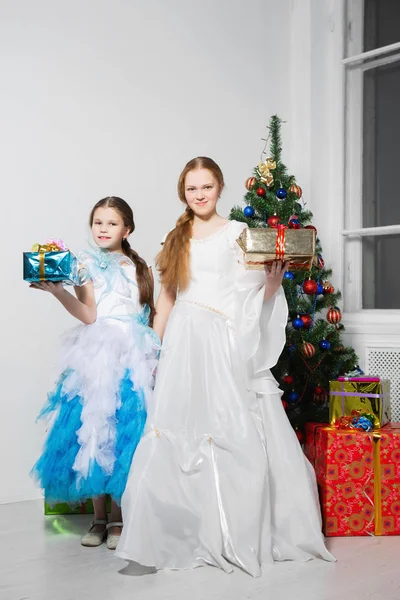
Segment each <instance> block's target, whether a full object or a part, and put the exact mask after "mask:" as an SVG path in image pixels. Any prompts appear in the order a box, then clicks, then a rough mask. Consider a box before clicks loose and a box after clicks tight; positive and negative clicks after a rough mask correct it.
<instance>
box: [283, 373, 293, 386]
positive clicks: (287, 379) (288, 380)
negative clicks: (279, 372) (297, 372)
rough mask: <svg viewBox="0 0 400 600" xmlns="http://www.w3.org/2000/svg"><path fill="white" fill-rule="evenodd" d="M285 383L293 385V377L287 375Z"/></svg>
mask: <svg viewBox="0 0 400 600" xmlns="http://www.w3.org/2000/svg"><path fill="white" fill-rule="evenodd" d="M283 383H285V384H286V385H292V383H293V377H292V375H285V377H284V378H283Z"/></svg>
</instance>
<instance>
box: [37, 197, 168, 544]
mask: <svg viewBox="0 0 400 600" xmlns="http://www.w3.org/2000/svg"><path fill="white" fill-rule="evenodd" d="M90 226H91V229H92V235H93V240H94V242H95V246H94V247H92V248H91V249H89V250H87V251H85V252H83V253H81V254H80V256H79V262H80V265H81V267H80V279H81V283H82V285H81V286H78V287H76V288H75V292H76V297H75V296H73V295H72V294H70V293H69V292H68V291H67V290H66V289H64V288H63V286H62V284H61V283H51V282H46V281H44V282H41V283H33V284H31V287H33V288H36V289H40V290H43V291H47V292H50V293H51V294H53V296H54V297H55V298H56V299H57V300H58V301H59V302H61V304H62V305H63V306H64V307H65V308H66V310H67V311H68V312H69V313H70V314H72V315H73V316H74V317H76V319H78V321H80V322H81V323H80V324H79V325H78V326H77V327H75V328H74V329H72V330H71V331H69V332H68V333H67V334H66V335H65V336H64V340H63V346H62V351H61V357H62V364H61V375H60V377H59V379H58V381H57V383H56V386H55V389H54V390H53V392H52V393H50V394H49V397H48V402H47V404H46V406H45V407H44V408H43V410H42V412H41V414H40V417H45V418H50V420H51V427H50V429H49V433H48V435H47V439H46V442H45V445H44V449H43V453H42V455H41V456H40V458H39V460H38V461H37V462H36V464H35V466H34V468H33V470H32V475H33V477H34V478H35V479H36V480H37V482H38V484H39V485H40V486H41V487H42V488H43V489H44V491H45V495H46V500H47V502H49V503H50V504H55V503H57V502H68V503H70V504H75V503H79V502H82V501H83V500H85V499H86V498H89V497H92V498H93V504H94V512H95V515H94V521H93V523H92V525H91V527H90V530H89V532H88V533H87V534H86V535H85V536H84V537H83V538H82V545H84V546H99V545H100V544H101V543H102V542H103V541H104V539H105V538H107V546H108V548H110V549H115V548H116V546H117V542H118V540H119V535H120V533H121V527H122V519H121V508H120V501H121V496H122V493H123V491H124V488H125V484H126V480H127V477H128V473H129V468H130V465H131V461H132V456H133V454H134V452H135V449H136V446H137V444H138V441H139V439H140V437H141V435H142V432H143V427H144V424H145V421H146V408H147V404H148V402H149V401H150V398H151V395H152V385H153V377H154V371H155V368H156V364H157V355H158V350H159V341H158V340H157V337H156V336H155V334H154V332H153V330H152V329H150V327H149V325H150V324H151V322H152V318H153V314H154V302H153V277H152V274H151V272H150V271H149V268H148V267H147V265H146V263H145V261H144V260H143V259H142V258H141V257H140V256H139V255H138V254H137V253H136V252H135V251H134V250H133V249H132V248H131V247H130V244H129V242H128V236H129V235H130V234H131V233H132V232H133V231H134V229H135V223H134V220H133V213H132V209H131V208H130V206H129V205H128V204H127V203H126V202H125V201H124V200H122V198H118V197H115V196H111V197H108V198H104V199H103V200H100V201H99V202H98V203H97V204H96V205H95V207H94V208H93V210H92V212H91V214H90ZM105 494H109V495H110V496H111V498H112V504H111V517H110V521H108V517H107V510H106V500H105Z"/></svg>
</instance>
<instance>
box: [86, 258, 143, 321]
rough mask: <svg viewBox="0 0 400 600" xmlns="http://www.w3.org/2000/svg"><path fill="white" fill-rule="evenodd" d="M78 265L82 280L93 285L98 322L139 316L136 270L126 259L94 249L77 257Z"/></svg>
mask: <svg viewBox="0 0 400 600" xmlns="http://www.w3.org/2000/svg"><path fill="white" fill-rule="evenodd" d="M79 261H80V264H81V266H82V279H83V280H84V281H85V280H87V279H91V281H92V282H93V286H94V293H95V298H96V305H97V317H98V318H99V317H125V316H128V315H129V316H130V315H137V314H143V312H144V310H145V309H144V307H143V306H141V304H140V302H139V288H138V285H137V282H136V267H135V265H134V264H133V263H132V261H131V260H130V259H129V258H128V257H126V256H125V255H123V254H120V253H117V252H104V251H101V250H99V249H97V248H96V249H93V250H92V249H90V250H88V251H86V252H83V253H81V255H80V257H79Z"/></svg>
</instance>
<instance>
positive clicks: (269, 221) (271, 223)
mask: <svg viewBox="0 0 400 600" xmlns="http://www.w3.org/2000/svg"><path fill="white" fill-rule="evenodd" d="M278 223H279V217H278V215H272V217H268V219H267V225H268V227H276V226H277V225H278Z"/></svg>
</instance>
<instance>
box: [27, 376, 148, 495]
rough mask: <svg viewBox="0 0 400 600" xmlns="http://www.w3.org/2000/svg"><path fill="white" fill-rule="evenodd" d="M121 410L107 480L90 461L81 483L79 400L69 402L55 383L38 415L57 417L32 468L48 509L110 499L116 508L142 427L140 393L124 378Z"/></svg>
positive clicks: (74, 399)
mask: <svg viewBox="0 0 400 600" xmlns="http://www.w3.org/2000/svg"><path fill="white" fill-rule="evenodd" d="M120 394H121V407H120V408H119V409H118V410H117V411H116V414H115V421H116V439H115V451H114V452H115V462H114V466H113V470H112V473H111V474H110V475H107V474H106V473H105V472H104V469H103V468H101V467H100V466H99V464H98V463H97V461H96V460H95V459H94V460H93V461H92V462H91V464H90V466H89V472H88V476H87V477H86V478H83V477H81V475H80V474H79V473H78V472H77V471H76V470H74V469H73V465H74V463H75V459H76V456H77V454H78V452H79V450H80V445H79V443H78V436H77V432H78V431H79V429H80V428H81V425H82V421H81V413H82V401H81V398H80V397H79V396H76V397H75V398H73V399H72V400H68V399H67V398H66V397H65V395H64V396H63V395H62V381H60V382H59V384H58V385H57V388H56V390H55V392H54V393H53V394H51V395H50V396H49V403H48V405H47V407H45V409H44V411H42V413H41V416H42V415H44V414H46V413H48V412H49V410H57V409H58V415H57V417H56V419H55V421H54V424H53V426H52V428H51V431H50V433H49V435H48V437H47V440H46V443H45V446H44V449H43V453H42V455H41V457H40V458H39V460H38V461H37V463H36V464H35V466H34V467H33V469H32V475H33V477H34V478H35V479H36V480H37V481H38V482H40V485H41V487H42V488H43V489H44V490H45V493H46V501H47V502H48V503H49V504H55V503H57V502H61V501H62V502H68V503H69V504H75V503H78V502H82V501H84V500H85V499H86V498H92V497H96V496H101V495H103V494H109V495H110V496H111V497H112V498H113V500H116V501H117V502H118V503H119V502H120V500H121V496H122V494H123V492H124V489H125V485H126V480H127V478H128V473H129V469H130V466H131V462H132V457H133V454H134V452H135V449H136V446H137V445H138V442H139V440H140V438H141V436H142V432H143V428H144V425H145V422H146V408H145V404H144V397H143V392H141V391H138V392H136V391H135V390H133V389H132V382H131V377H130V375H129V374H128V373H127V375H126V377H125V378H124V379H123V380H122V381H121V389H120Z"/></svg>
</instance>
